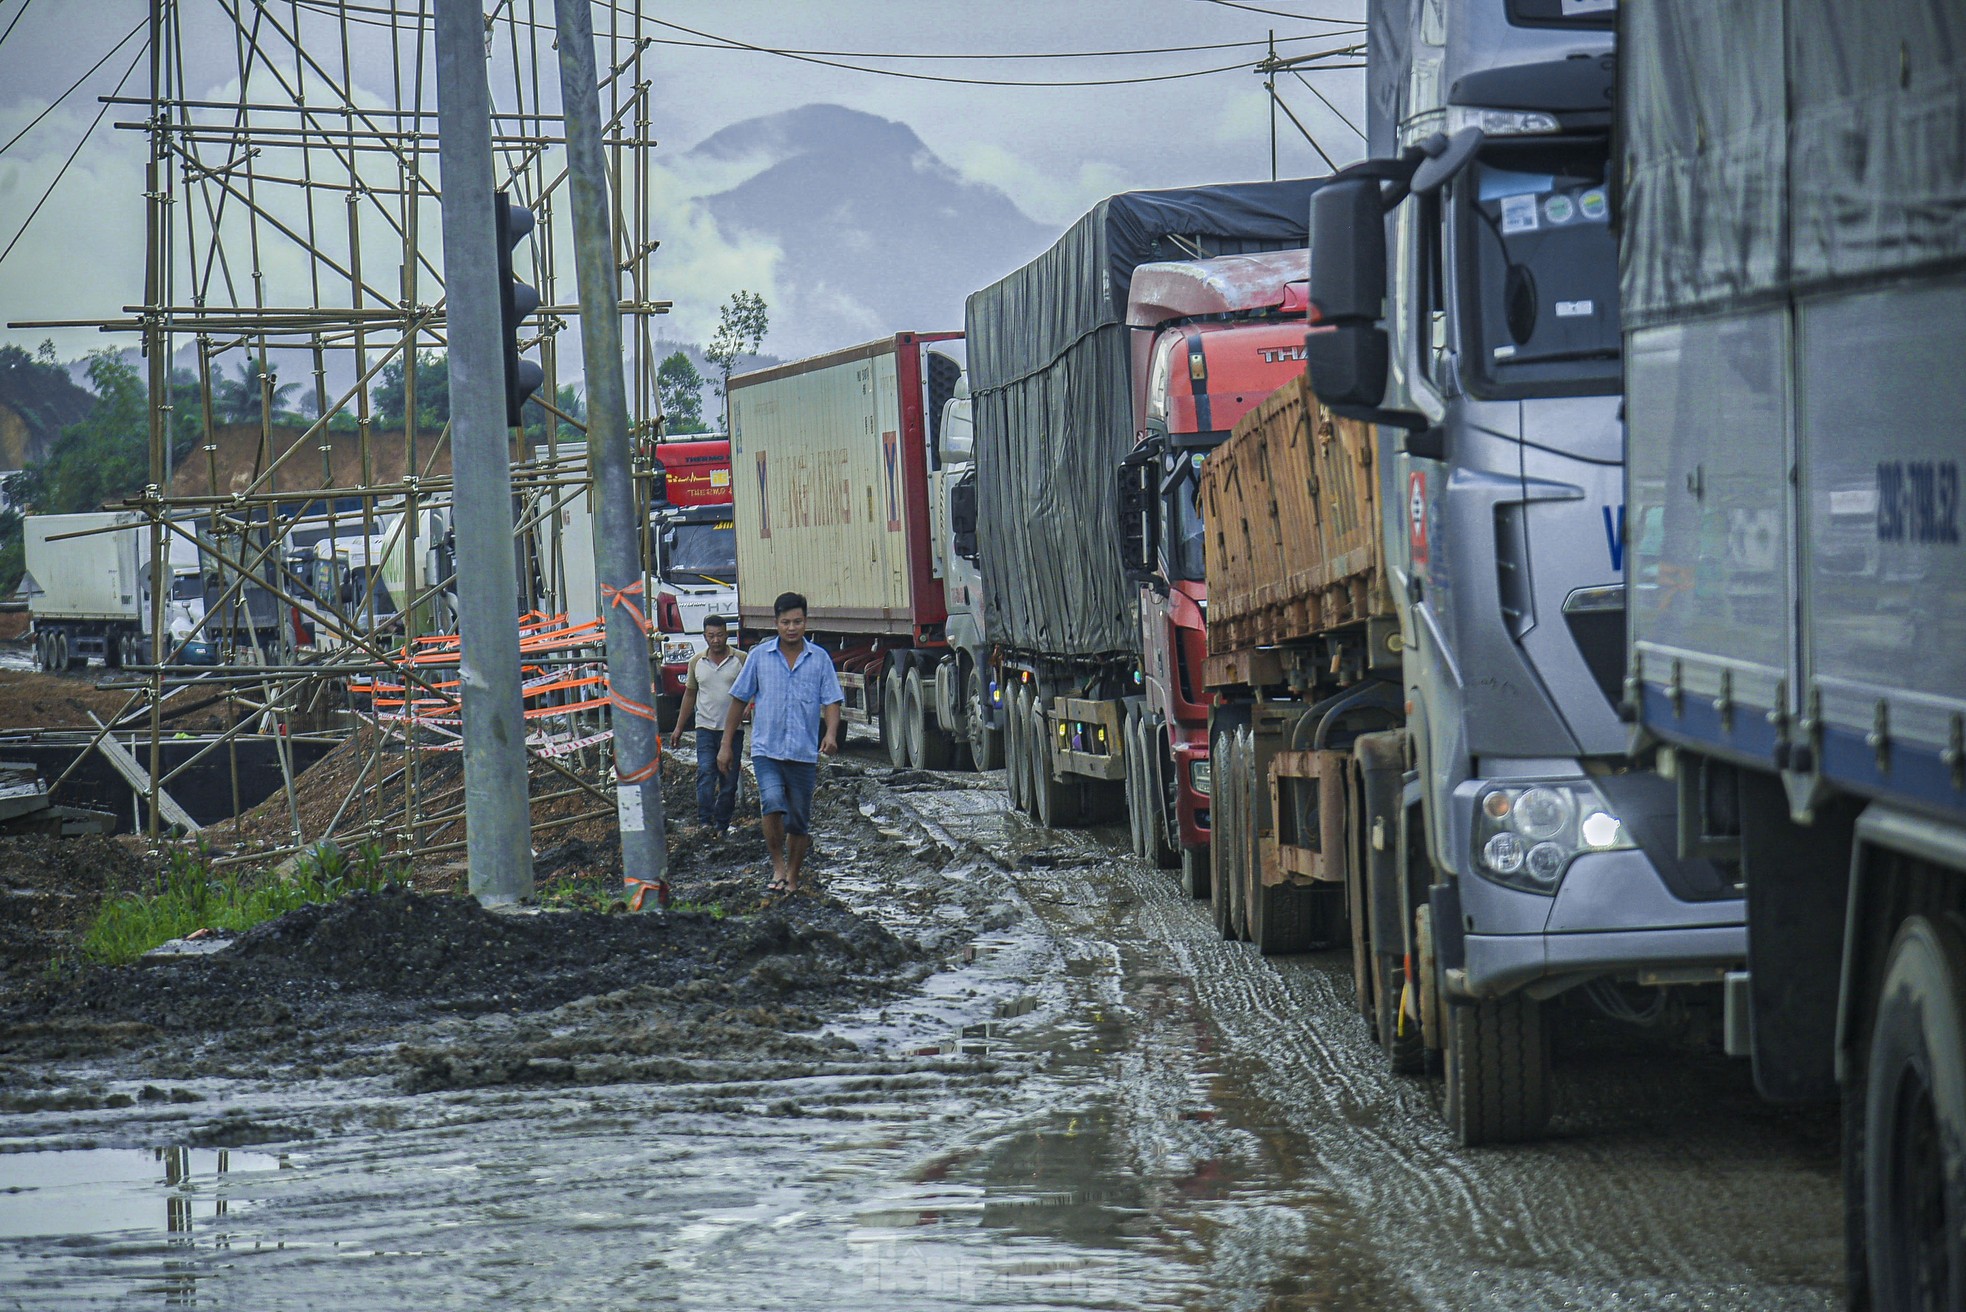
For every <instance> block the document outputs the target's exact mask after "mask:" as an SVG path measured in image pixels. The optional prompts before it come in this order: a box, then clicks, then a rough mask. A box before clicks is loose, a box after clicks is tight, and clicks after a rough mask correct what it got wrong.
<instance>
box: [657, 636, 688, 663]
mask: <svg viewBox="0 0 1966 1312" xmlns="http://www.w3.org/2000/svg"><path fill="white" fill-rule="evenodd" d="M695 654H696V649H695V648H694V647H692V646H690V644H688V643H687V642H665V643H663V644H662V663H663V664H664V665H687V664H689V658H690V657H692V656H694V655H695Z"/></svg>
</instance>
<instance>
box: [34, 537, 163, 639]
mask: <svg viewBox="0 0 1966 1312" xmlns="http://www.w3.org/2000/svg"><path fill="white" fill-rule="evenodd" d="M143 523H144V518H143V516H142V515H139V514H136V513H134V512H132V511H123V510H118V511H93V512H90V513H87V514H80V515H29V516H27V518H26V519H24V520H23V521H22V538H23V542H24V545H25V547H26V564H27V572H28V575H29V576H30V577H31V578H32V579H33V580H34V585H35V588H36V589H38V591H36V592H35V593H34V594H33V597H32V600H31V601H30V602H29V603H28V609H29V610H30V611H31V612H32V613H33V614H34V615H35V616H36V617H46V618H49V619H61V620H140V619H141V618H142V613H143V591H144V589H143V571H144V569H145V567H146V566H147V565H148V563H149V558H150V546H149V538H148V535H147V534H146V533H145V532H144V530H143V528H142V525H143ZM112 525H114V526H117V527H116V530H115V531H114V532H107V533H104V532H91V531H90V530H96V529H102V528H105V527H108V526H112ZM73 533H84V534H87V536H84V537H67V536H66V535H68V534H73ZM54 538H61V539H63V540H61V541H50V539H54Z"/></svg>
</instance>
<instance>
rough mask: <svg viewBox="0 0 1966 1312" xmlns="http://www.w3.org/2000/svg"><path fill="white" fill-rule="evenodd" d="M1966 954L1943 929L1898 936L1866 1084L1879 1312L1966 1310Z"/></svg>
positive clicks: (1870, 1227) (1872, 1256)
mask: <svg viewBox="0 0 1966 1312" xmlns="http://www.w3.org/2000/svg"><path fill="white" fill-rule="evenodd" d="M1963 1159H1966V946H1963V945H1962V942H1961V938H1960V934H1959V932H1958V931H1957V929H1956V928H1955V927H1954V926H1953V925H1951V924H1948V923H1946V922H1945V921H1941V920H1937V919H1933V918H1930V917H1927V916H1911V917H1909V918H1908V919H1907V920H1906V921H1905V922H1904V924H1903V925H1902V926H1900V927H1899V929H1898V935H1897V939H1896V941H1895V942H1894V943H1893V944H1892V945H1891V955H1890V957H1889V958H1888V962H1887V964H1886V966H1885V970H1884V983H1883V987H1882V988H1881V989H1880V990H1879V993H1878V999H1877V1009H1876V1012H1875V1013H1874V1016H1873V1024H1872V1027H1871V1041H1870V1062H1869V1066H1868V1069H1867V1071H1866V1074H1865V1088H1864V1164H1863V1169H1864V1220H1865V1225H1864V1233H1865V1245H1866V1251H1867V1255H1868V1263H1867V1264H1868V1266H1869V1268H1870V1288H1871V1297H1872V1305H1873V1306H1875V1307H1878V1308H1915V1309H1920V1312H1923V1309H1926V1308H1959V1307H1966V1160H1963Z"/></svg>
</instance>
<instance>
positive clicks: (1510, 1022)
mask: <svg viewBox="0 0 1966 1312" xmlns="http://www.w3.org/2000/svg"><path fill="white" fill-rule="evenodd" d="M1549 1123H1550V1051H1549V1039H1548V1035H1547V1033H1546V1032H1545V1031H1544V1028H1543V1008H1542V1004H1541V1003H1538V1002H1536V1001H1534V1000H1532V999H1529V998H1525V997H1523V996H1522V995H1521V994H1516V995H1514V996H1512V997H1507V998H1500V999H1494V1000H1490V1001H1487V1002H1469V1003H1452V1004H1449V1006H1448V1008H1447V1128H1448V1130H1449V1131H1450V1132H1452V1134H1453V1135H1454V1138H1455V1141H1456V1142H1458V1143H1459V1144H1460V1145H1461V1146H1462V1147H1463V1148H1477V1147H1480V1146H1481V1145H1483V1144H1491V1143H1524V1142H1526V1141H1528V1140H1531V1139H1535V1138H1539V1137H1541V1135H1542V1133H1543V1130H1544V1129H1545V1128H1546V1127H1547V1126H1548V1125H1549Z"/></svg>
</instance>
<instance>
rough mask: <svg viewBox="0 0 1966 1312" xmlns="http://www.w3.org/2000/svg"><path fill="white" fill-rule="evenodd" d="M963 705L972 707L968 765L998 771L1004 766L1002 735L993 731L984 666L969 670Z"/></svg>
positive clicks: (969, 724)
mask: <svg viewBox="0 0 1966 1312" xmlns="http://www.w3.org/2000/svg"><path fill="white" fill-rule="evenodd" d="M965 688H966V696H965V697H964V699H963V700H964V701H965V702H966V703H967V705H968V706H969V719H968V729H969V763H970V764H971V765H972V766H974V767H975V768H976V769H978V770H995V769H997V768H999V767H1000V766H1002V765H1003V748H1004V743H1003V733H1002V731H1001V730H998V729H992V728H991V727H990V698H989V689H990V683H989V679H988V677H987V676H985V674H984V673H983V667H982V666H981V665H973V666H971V667H970V670H969V680H968V682H967V684H966V685H965Z"/></svg>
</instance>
